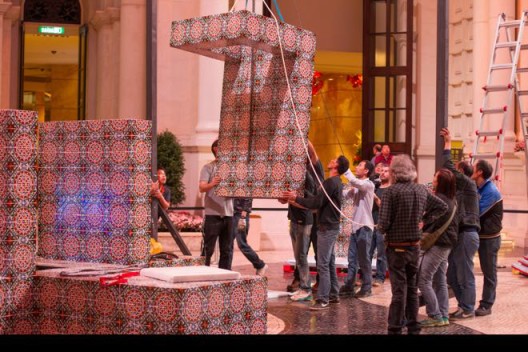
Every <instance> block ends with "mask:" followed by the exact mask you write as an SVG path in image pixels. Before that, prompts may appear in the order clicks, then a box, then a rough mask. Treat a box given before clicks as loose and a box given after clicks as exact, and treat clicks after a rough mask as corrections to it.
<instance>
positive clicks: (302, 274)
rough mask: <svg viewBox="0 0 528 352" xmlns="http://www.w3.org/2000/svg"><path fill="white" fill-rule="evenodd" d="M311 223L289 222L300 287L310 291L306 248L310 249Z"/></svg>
mask: <svg viewBox="0 0 528 352" xmlns="http://www.w3.org/2000/svg"><path fill="white" fill-rule="evenodd" d="M311 230H312V225H303V224H298V223H296V222H294V221H291V222H290V237H291V241H292V247H293V255H294V257H295V267H296V269H297V272H298V273H299V284H300V286H299V287H300V288H301V289H303V290H305V291H311V290H312V286H311V282H310V268H309V266H308V250H309V249H310V231H311Z"/></svg>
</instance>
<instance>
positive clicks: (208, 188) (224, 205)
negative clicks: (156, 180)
mask: <svg viewBox="0 0 528 352" xmlns="http://www.w3.org/2000/svg"><path fill="white" fill-rule="evenodd" d="M211 152H212V153H213V155H214V157H215V159H214V160H213V161H211V162H210V163H207V164H205V165H204V166H203V167H202V170H201V172H200V183H199V188H200V192H201V193H205V197H204V213H205V221H204V248H203V253H202V254H203V255H205V265H207V266H209V265H211V257H212V256H213V253H214V249H215V245H216V241H217V240H218V241H220V260H219V262H218V267H219V268H220V269H227V270H231V264H232V263H233V242H234V240H235V239H234V236H233V229H232V227H233V199H232V198H225V197H219V196H217V195H216V194H215V193H214V188H215V187H216V185H218V184H219V183H220V177H219V176H217V175H216V165H217V159H216V156H217V152H218V140H215V141H214V142H213V144H212V145H211Z"/></svg>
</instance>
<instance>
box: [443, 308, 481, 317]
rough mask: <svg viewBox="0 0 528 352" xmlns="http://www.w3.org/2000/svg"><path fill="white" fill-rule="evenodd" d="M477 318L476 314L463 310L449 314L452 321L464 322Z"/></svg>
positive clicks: (459, 309)
mask: <svg viewBox="0 0 528 352" xmlns="http://www.w3.org/2000/svg"><path fill="white" fill-rule="evenodd" d="M474 317H475V312H468V311H465V310H463V309H462V308H458V309H457V311H456V312H454V313H451V314H449V319H450V320H463V319H470V318H474Z"/></svg>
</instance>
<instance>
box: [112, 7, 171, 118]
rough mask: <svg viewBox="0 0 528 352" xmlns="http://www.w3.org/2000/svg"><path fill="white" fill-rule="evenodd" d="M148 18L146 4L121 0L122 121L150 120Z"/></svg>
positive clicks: (120, 101)
mask: <svg viewBox="0 0 528 352" xmlns="http://www.w3.org/2000/svg"><path fill="white" fill-rule="evenodd" d="M146 16H147V15H146V6H145V1H144V0H121V26H120V40H119V49H120V50H119V52H120V55H119V58H120V64H119V113H118V116H119V118H139V119H145V118H146V84H147V83H146V75H147V72H146V70H147V68H146V65H147V63H146V50H147V48H146V45H147V44H146V27H147V23H146ZM161 30H163V28H161ZM162 44H166V43H162ZM166 45H168V44H166Z"/></svg>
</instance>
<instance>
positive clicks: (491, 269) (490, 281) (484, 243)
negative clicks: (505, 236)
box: [478, 236, 501, 308]
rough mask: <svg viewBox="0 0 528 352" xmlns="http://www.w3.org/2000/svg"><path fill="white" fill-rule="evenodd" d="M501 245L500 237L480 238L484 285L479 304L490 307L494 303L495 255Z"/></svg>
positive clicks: (495, 283) (495, 287) (495, 282)
mask: <svg viewBox="0 0 528 352" xmlns="http://www.w3.org/2000/svg"><path fill="white" fill-rule="evenodd" d="M500 246H501V238H500V236H499V237H496V238H490V239H481V240H480V245H479V249H478V253H479V260H480V268H481V269H482V273H483V274H484V287H483V289H482V299H481V300H480V306H482V307H485V308H491V306H493V303H495V296H496V293H497V256H498V253H499V249H500Z"/></svg>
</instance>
